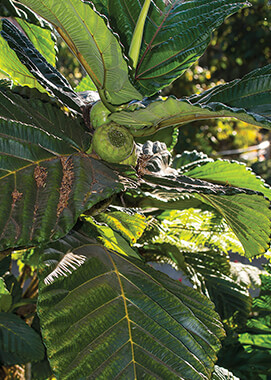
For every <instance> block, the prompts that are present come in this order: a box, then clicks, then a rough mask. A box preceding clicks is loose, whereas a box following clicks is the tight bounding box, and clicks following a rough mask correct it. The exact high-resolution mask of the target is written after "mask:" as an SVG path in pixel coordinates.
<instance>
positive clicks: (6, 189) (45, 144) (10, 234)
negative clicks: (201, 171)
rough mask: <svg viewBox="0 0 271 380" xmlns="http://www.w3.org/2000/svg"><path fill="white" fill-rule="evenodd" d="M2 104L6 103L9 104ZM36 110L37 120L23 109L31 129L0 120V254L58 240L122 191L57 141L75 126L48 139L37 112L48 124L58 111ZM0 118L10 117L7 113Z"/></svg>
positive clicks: (109, 174)
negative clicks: (81, 217)
mask: <svg viewBox="0 0 271 380" xmlns="http://www.w3.org/2000/svg"><path fill="white" fill-rule="evenodd" d="M3 95H5V93H3ZM10 96H11V95H10ZM3 98H4V102H5V101H6V100H7V101H8V102H9V103H10V102H11V99H14V97H13V98H12V96H11V99H10V98H7V97H5V96H3ZM17 98H18V97H17ZM19 98H20V97H19ZM15 99H16V96H15ZM20 99H21V98H20ZM34 103H35V102H34ZM34 103H33V104H34ZM4 104H5V103H4ZM15 104H16V103H15ZM15 104H14V102H13V105H15ZM19 104H20V106H21V103H19ZM37 104H38V106H41V107H40V108H39V109H38V111H39V110H41V113H39V112H38V111H37V118H36V115H35V113H34V112H32V116H31V113H30V112H31V111H30V108H31V104H29V105H28V106H27V107H26V109H29V111H30V112H29V113H28V114H27V113H26V117H30V118H31V117H32V123H31V124H24V123H22V122H15V121H8V120H7V119H6V118H3V119H1V118H0V126H1V130H2V131H4V132H2V133H1V134H0V158H1V160H0V183H1V193H0V205H1V206H0V211H1V212H0V215H1V216H0V231H1V232H0V240H1V249H5V248H7V247H13V248H14V247H18V246H32V245H35V244H37V243H41V242H45V241H49V240H50V239H53V240H54V239H58V238H59V237H61V236H64V235H65V234H66V233H67V232H68V231H69V230H70V229H71V228H72V227H73V225H74V224H75V222H76V220H77V218H78V216H79V215H80V214H81V213H82V212H84V211H86V210H87V209H89V208H90V207H92V206H93V205H94V204H96V203H98V202H100V201H101V200H103V199H106V198H108V197H110V196H111V195H112V194H114V193H116V192H119V191H121V190H122V189H123V185H122V184H121V182H120V181H119V178H118V177H117V175H116V174H115V173H114V172H113V171H112V170H111V169H109V168H107V167H106V166H105V165H104V164H102V163H101V162H100V161H97V160H95V159H93V158H90V157H88V156H87V155H85V154H84V153H78V152H77V149H76V148H75V147H73V146H72V145H71V144H70V143H69V142H67V138H65V139H64V138H62V136H61V135H63V134H65V128H68V130H69V128H73V127H75V128H76V125H77V123H74V124H73V123H72V120H71V124H70V126H69V127H68V124H67V125H66V126H65V124H64V127H63V128H64V130H63V132H62V131H61V132H60V133H59V131H58V132H57V133H56V135H55V134H49V133H48V126H49V125H48V118H47V119H46V118H45V117H44V112H43V111H45V115H46V112H47V111H48V113H49V115H50V113H51V112H52V113H51V115H52V119H51V118H49V120H52V121H53V120H54V119H55V116H57V115H58V113H59V112H61V111H60V110H59V109H58V108H55V107H52V106H51V105H50V104H43V103H41V104H39V102H37ZM2 105H3V103H2ZM43 107H44V108H43ZM2 109H3V108H2ZM18 110H19V114H18V113H17V111H18ZM4 112H10V110H9V108H8V107H7V108H4ZM22 112H23V108H21V109H16V114H15V115H13V116H15V117H16V115H19V117H20V114H21V113H22ZM59 117H60V120H62V121H60V125H61V123H69V118H67V117H66V116H65V115H64V114H63V113H62V112H61V114H59ZM61 118H62V119H61ZM56 121H57V120H55V123H56ZM52 127H54V128H56V125H54V124H53V123H52V125H51V126H49V129H50V128H52ZM61 127H62V125H61ZM50 132H51V131H50ZM53 133H54V132H53ZM66 133H67V130H66ZM74 133H76V130H74ZM67 137H69V136H67ZM68 140H69V139H68ZM70 140H71V139H70Z"/></svg>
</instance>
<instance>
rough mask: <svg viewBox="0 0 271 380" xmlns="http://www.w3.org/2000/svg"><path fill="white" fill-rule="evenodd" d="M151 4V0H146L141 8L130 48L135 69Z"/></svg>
mask: <svg viewBox="0 0 271 380" xmlns="http://www.w3.org/2000/svg"><path fill="white" fill-rule="evenodd" d="M150 4H151V0H145V3H144V5H143V7H142V9H141V12H140V15H139V17H138V20H137V23H136V27H135V30H134V34H133V38H132V41H131V45H130V49H129V56H130V58H131V59H132V61H133V68H134V69H135V68H136V65H137V62H138V58H139V52H140V47H141V43H142V36H143V30H144V26H145V21H146V18H147V15H148V11H149V7H150Z"/></svg>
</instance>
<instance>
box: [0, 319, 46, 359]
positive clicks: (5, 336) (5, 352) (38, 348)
mask: <svg viewBox="0 0 271 380" xmlns="http://www.w3.org/2000/svg"><path fill="white" fill-rule="evenodd" d="M43 356H44V346H43V344H42V341H41V338H40V337H39V335H38V334H37V333H36V332H35V331H34V330H33V329H31V327H29V326H28V325H27V324H26V323H25V322H24V321H23V320H22V319H21V318H19V317H18V316H17V315H15V314H11V313H0V362H1V363H2V364H5V365H13V364H24V363H28V362H35V361H38V360H41V359H42V358H43Z"/></svg>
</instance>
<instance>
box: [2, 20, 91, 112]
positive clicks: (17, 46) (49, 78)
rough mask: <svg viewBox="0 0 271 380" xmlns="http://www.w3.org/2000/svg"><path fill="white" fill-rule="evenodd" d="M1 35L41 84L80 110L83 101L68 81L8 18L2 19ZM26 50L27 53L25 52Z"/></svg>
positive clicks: (67, 103)
mask: <svg viewBox="0 0 271 380" xmlns="http://www.w3.org/2000/svg"><path fill="white" fill-rule="evenodd" d="M30 30H31V29H30ZM2 36H3V37H4V38H5V40H6V41H7V42H8V44H9V46H10V48H11V49H13V50H14V51H15V53H16V54H17V56H18V58H19V59H20V61H21V62H22V64H24V65H25V66H26V67H27V69H28V70H29V71H30V72H31V74H32V75H33V76H34V77H35V78H36V79H37V81H38V82H39V83H40V84H41V86H43V87H44V88H45V89H46V90H47V91H49V92H50V93H51V94H52V95H55V96H56V97H57V98H58V99H59V100H61V101H62V102H63V103H64V104H66V105H68V106H69V107H70V108H72V109H75V110H76V111H80V106H83V105H84V103H83V101H82V99H81V98H80V97H79V96H78V95H77V94H76V93H75V92H74V91H73V89H72V87H71V86H70V84H69V82H68V81H67V80H66V79H65V78H64V77H63V76H62V75H61V74H60V73H59V72H58V71H57V70H56V69H55V68H54V67H53V66H52V65H51V64H49V63H48V62H47V61H46V59H45V58H44V57H43V56H42V55H41V54H40V53H39V51H38V50H37V49H36V48H35V46H34V45H33V44H32V42H31V41H30V40H29V39H28V38H26V37H25V36H24V35H23V34H22V33H21V32H20V31H19V30H18V28H16V27H15V26H14V25H13V24H12V23H11V22H10V21H8V20H3V31H2ZM26 51H27V54H25V52H26Z"/></svg>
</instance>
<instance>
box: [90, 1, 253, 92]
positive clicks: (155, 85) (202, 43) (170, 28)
mask: <svg viewBox="0 0 271 380" xmlns="http://www.w3.org/2000/svg"><path fill="white" fill-rule="evenodd" d="M93 3H94V4H95V5H97V7H98V9H99V11H101V12H105V14H106V16H107V17H108V19H109V22H110V25H111V27H112V28H113V29H114V31H115V32H117V33H118V35H119V36H120V40H121V42H122V44H123V45H124V47H125V53H126V55H128V51H129V47H130V45H131V41H132V37H133V33H134V30H135V26H136V23H137V20H138V18H139V15H140V12H141V9H142V7H143V5H144V1H143V0H140V1H135V0H110V1H109V0H105V1H103V2H102V4H101V1H100V0H93ZM248 5H249V4H248V2H246V1H242V0H237V1H231V0H216V1H214V0H194V1H191V0H190V1H183V0H167V1H164V0H153V1H152V2H151V5H150V9H149V12H148V17H147V19H146V21H145V26H144V34H143V39H142V44H141V49H140V55H139V61H138V65H137V67H136V70H135V73H132V74H133V76H134V78H135V82H136V85H137V87H138V89H139V90H140V92H141V93H142V94H143V95H144V96H150V95H153V94H155V93H156V92H158V91H159V90H160V89H161V88H163V87H165V86H167V85H168V84H170V83H171V82H172V81H173V80H174V79H176V78H177V77H179V76H180V75H182V73H183V72H184V71H185V70H186V69H187V68H188V67H189V66H191V65H192V64H193V63H194V62H195V61H196V60H197V59H198V58H199V57H200V56H201V55H202V54H203V53H204V51H205V49H206V48H207V46H208V44H209V42H210V39H211V33H212V31H213V30H214V29H216V28H217V27H219V25H221V24H222V22H223V21H224V19H225V18H226V17H228V16H229V15H231V14H233V13H235V12H237V11H238V10H239V9H241V8H243V7H244V6H248Z"/></svg>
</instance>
